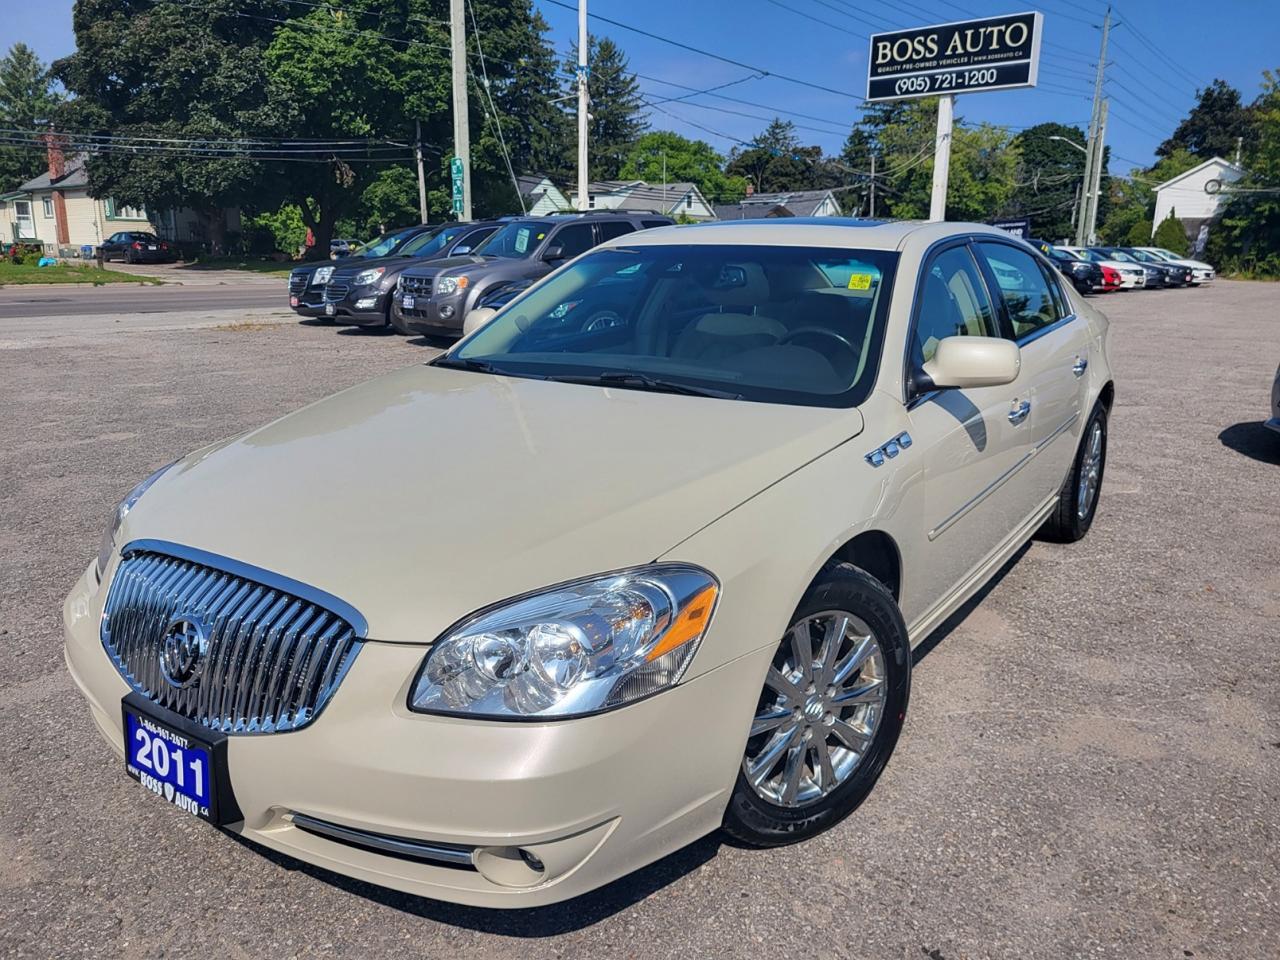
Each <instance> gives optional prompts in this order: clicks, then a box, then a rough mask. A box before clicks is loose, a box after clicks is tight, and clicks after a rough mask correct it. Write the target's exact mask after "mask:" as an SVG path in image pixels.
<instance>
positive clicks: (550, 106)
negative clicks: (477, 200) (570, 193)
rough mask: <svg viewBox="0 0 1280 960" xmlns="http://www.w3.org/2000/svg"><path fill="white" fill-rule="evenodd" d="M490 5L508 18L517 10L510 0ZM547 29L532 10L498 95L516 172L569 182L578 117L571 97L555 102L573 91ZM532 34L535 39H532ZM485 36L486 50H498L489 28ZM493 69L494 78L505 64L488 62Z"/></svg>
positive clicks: (571, 173)
mask: <svg viewBox="0 0 1280 960" xmlns="http://www.w3.org/2000/svg"><path fill="white" fill-rule="evenodd" d="M488 9H489V10H491V11H492V12H493V13H494V14H495V16H496V17H497V18H500V19H501V20H502V21H504V22H507V23H510V22H511V21H512V20H513V19H514V14H515V13H516V12H517V11H516V9H514V5H511V6H509V5H506V4H492V5H490V6H489V7H488ZM481 16H482V17H483V14H481ZM549 32H550V28H549V27H548V26H547V22H546V21H545V20H544V19H543V18H542V15H541V14H540V13H537V12H536V11H531V12H530V14H529V26H528V30H527V31H525V33H526V37H525V39H524V42H522V43H520V44H519V49H518V50H517V51H515V52H514V55H512V54H508V56H511V57H512V62H514V63H516V66H515V67H509V68H507V70H509V73H506V74H505V75H506V81H505V88H504V89H503V90H502V92H501V93H500V94H498V95H497V99H498V106H499V109H501V110H502V111H503V115H504V116H503V131H504V133H505V135H506V141H507V147H508V148H509V149H510V151H511V162H512V163H513V164H514V165H515V169H516V172H517V173H522V172H524V173H542V174H546V175H547V176H548V177H550V178H551V179H552V181H553V182H556V183H567V182H569V180H571V179H572V178H573V176H574V171H575V169H576V164H577V120H576V115H574V114H571V113H569V112H568V111H567V110H566V109H565V106H564V104H566V103H568V101H563V102H561V103H557V102H556V101H559V100H561V98H562V97H566V96H568V95H569V94H570V93H572V92H573V91H572V90H570V89H569V87H568V86H567V85H566V84H565V83H563V82H562V80H561V74H560V61H559V58H558V57H557V56H556V52H555V47H554V46H553V45H552V44H551V41H550V39H549V36H548V35H549ZM528 34H531V35H532V38H533V42H529V39H530V38H529V37H528V36H527V35H528ZM483 39H484V43H485V50H486V52H489V53H491V54H494V55H497V53H496V50H494V49H491V40H492V38H491V36H490V34H489V33H488V29H487V27H486V28H485V33H484V35H483ZM597 52H598V51H597ZM504 59H506V58H505V57H504ZM489 68H490V76H491V77H492V76H493V72H494V71H495V70H502V69H503V68H504V64H502V63H497V64H495V63H494V62H492V61H490V62H489ZM574 89H576V87H575V88H574Z"/></svg>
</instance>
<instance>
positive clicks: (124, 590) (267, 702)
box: [102, 549, 363, 733]
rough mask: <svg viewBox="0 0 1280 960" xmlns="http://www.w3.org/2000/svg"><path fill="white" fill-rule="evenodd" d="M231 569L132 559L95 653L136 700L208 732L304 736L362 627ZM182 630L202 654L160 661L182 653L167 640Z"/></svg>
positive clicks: (156, 557)
mask: <svg viewBox="0 0 1280 960" xmlns="http://www.w3.org/2000/svg"><path fill="white" fill-rule="evenodd" d="M201 558H202V559H207V560H210V561H213V562H217V561H218V560H219V558H213V557H205V555H201ZM226 566H227V567H228V568H229V569H219V567H217V566H213V565H210V563H208V562H197V561H195V560H192V559H185V558H181V557H178V556H173V555H170V554H168V553H163V552H158V551H154V550H150V549H146V550H138V551H136V552H131V553H127V554H126V556H125V558H124V559H123V560H122V561H121V563H120V566H119V568H118V569H117V571H116V575H115V579H114V580H113V581H112V583H111V591H110V593H109V594H108V595H107V603H106V608H105V609H104V611H103V615H102V645H103V647H104V648H106V651H107V654H108V655H109V656H110V657H111V659H112V661H113V662H114V663H115V665H116V669H117V670H119V671H120V674H121V676H123V677H124V679H125V680H126V681H127V682H128V683H129V685H130V686H132V687H133V688H134V689H135V690H137V691H138V692H139V693H141V694H143V695H144V696H146V697H147V698H149V699H150V700H152V701H153V702H154V703H156V704H158V705H159V706H161V707H164V708H165V709H167V710H172V711H173V712H174V713H178V714H181V715H182V716H184V717H186V718H187V719H189V720H193V721H195V722H196V723H199V724H202V725H203V726H205V727H208V728H209V729H211V730H217V731H220V732H223V733H279V732H282V731H285V730H297V729H299V728H301V727H305V726H306V725H307V724H308V723H310V722H311V721H312V720H314V719H315V717H316V716H317V715H318V714H319V713H320V711H321V710H323V709H324V706H325V704H326V703H327V702H328V700H329V698H330V697H331V696H332V695H333V693H334V691H335V690H336V689H337V688H338V684H339V683H341V681H342V678H343V676H345V674H346V672H347V669H348V668H349V667H350V666H351V663H352V661H353V660H354V659H355V657H356V654H357V653H359V652H360V646H361V642H360V640H359V639H358V638H357V632H358V631H357V628H356V627H355V626H354V625H353V624H352V622H351V620H349V619H347V618H344V617H343V616H340V615H339V614H338V613H336V612H334V611H333V610H331V609H329V608H328V607H327V606H326V605H325V604H324V603H321V602H318V601H317V600H315V599H309V598H305V597H304V596H302V595H301V594H307V593H312V592H313V591H310V590H309V589H308V588H305V587H303V586H302V585H301V584H294V583H293V582H292V581H285V580H283V578H279V582H278V583H276V584H271V583H268V582H264V581H269V580H276V579H277V578H275V577H273V576H272V575H270V574H266V573H265V571H257V570H253V571H252V573H253V575H252V576H251V575H246V574H241V573H235V572H231V570H232V569H234V568H235V566H236V565H235V564H234V563H233V562H231V561H228V562H227V563H226ZM259 574H261V576H258V575H259ZM340 605H341V604H340V601H334V603H332V604H330V606H340ZM352 613H353V614H354V611H352ZM351 619H356V620H358V619H359V617H358V615H354V616H353V617H351ZM191 625H195V626H191ZM184 627H185V628H186V629H187V631H188V634H189V635H190V632H191V631H193V630H194V631H195V633H196V634H202V640H201V642H199V643H196V644H192V645H191V646H194V647H195V648H197V649H198V652H197V653H195V654H191V655H189V656H188V657H186V658H185V659H184V657H183V656H182V655H181V653H177V654H174V651H173V650H172V649H170V651H169V653H170V654H173V655H172V656H169V657H165V656H164V654H165V652H166V645H167V642H168V644H169V645H170V646H171V647H172V646H176V645H177V644H176V641H175V640H174V638H173V637H172V636H171V635H172V634H175V633H181V632H182V630H183V628H184ZM171 628H173V629H171ZM360 630H363V626H361V627H360ZM188 649H190V647H189V648H188ZM162 660H164V661H165V662H164V663H163V664H162ZM175 663H176V664H177V667H178V675H177V677H176V678H175V676H174V674H175ZM187 668H189V669H187ZM179 684H182V685H179Z"/></svg>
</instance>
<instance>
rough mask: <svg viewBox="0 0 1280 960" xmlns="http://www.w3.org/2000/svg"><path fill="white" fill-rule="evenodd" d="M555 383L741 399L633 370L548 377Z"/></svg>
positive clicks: (723, 392)
mask: <svg viewBox="0 0 1280 960" xmlns="http://www.w3.org/2000/svg"><path fill="white" fill-rule="evenodd" d="M547 379H548V380H554V381H556V382H557V383H588V384H599V385H600V386H603V387H623V388H624V389H628V390H649V391H652V392H653V393H679V394H683V395H685V396H688V397H712V398H714V399H716V400H741V399H742V394H740V393H733V392H732V391H730V390H716V389H714V388H712V387H695V386H694V385H693V384H690V383H681V382H680V381H679V380H666V379H664V378H662V377H653V376H650V375H649V374H647V373H636V372H634V371H622V370H618V371H606V372H605V373H597V374H587V375H565V376H554V377H548V378H547Z"/></svg>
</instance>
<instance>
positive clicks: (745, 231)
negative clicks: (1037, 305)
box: [609, 217, 1010, 250]
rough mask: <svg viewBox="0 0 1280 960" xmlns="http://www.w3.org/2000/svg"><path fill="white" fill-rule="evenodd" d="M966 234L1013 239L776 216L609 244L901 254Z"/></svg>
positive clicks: (979, 226) (959, 228) (952, 226)
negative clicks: (913, 241)
mask: <svg viewBox="0 0 1280 960" xmlns="http://www.w3.org/2000/svg"><path fill="white" fill-rule="evenodd" d="M963 234H985V235H987V236H995V237H1000V238H1003V239H1006V240H1008V239H1010V236H1009V234H1008V233H1006V232H1005V231H1003V230H1000V229H998V228H996V227H991V226H988V225H986V224H983V223H951V222H942V223H929V222H925V221H920V220H896V221H885V220H857V219H854V218H852V217H775V218H770V219H763V220H718V221H712V222H709V223H698V224H691V225H687V226H675V227H653V228H652V229H649V230H642V231H640V232H639V233H629V234H627V235H626V236H624V237H620V238H618V239H617V240H613V241H610V244H609V245H610V246H627V247H632V246H640V245H642V244H643V245H645V246H648V245H650V244H664V243H690V244H694V243H696V244H703V243H708V244H722V243H740V244H769V245H772V244H780V245H783V246H814V247H858V248H861V249H865V250H898V249H900V248H901V247H902V245H903V243H904V242H905V241H906V239H907V238H908V237H915V238H918V239H920V240H923V241H925V242H926V243H932V242H933V241H935V240H943V239H945V238H947V237H950V236H956V235H963Z"/></svg>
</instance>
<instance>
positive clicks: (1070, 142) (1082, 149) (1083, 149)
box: [1049, 135, 1089, 155]
mask: <svg viewBox="0 0 1280 960" xmlns="http://www.w3.org/2000/svg"><path fill="white" fill-rule="evenodd" d="M1049 139H1050V140H1061V141H1062V142H1063V143H1065V144H1067V145H1068V146H1071V147H1075V148H1076V149H1077V150H1079V151H1080V152H1081V153H1083V154H1086V155H1087V154H1088V153H1089V150H1088V148H1087V147H1082V146H1080V144H1078V143H1076V142H1075V141H1074V140H1068V139H1067V138H1066V137H1059V136H1057V135H1050V137H1049Z"/></svg>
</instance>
